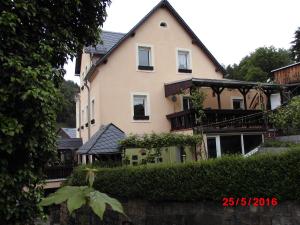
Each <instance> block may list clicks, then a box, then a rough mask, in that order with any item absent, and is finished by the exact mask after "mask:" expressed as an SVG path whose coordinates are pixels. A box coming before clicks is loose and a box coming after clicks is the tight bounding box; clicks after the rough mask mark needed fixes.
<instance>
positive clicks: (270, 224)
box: [61, 200, 300, 225]
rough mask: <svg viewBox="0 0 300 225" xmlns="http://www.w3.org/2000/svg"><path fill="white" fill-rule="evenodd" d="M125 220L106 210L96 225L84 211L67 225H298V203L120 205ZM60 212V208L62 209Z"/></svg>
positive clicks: (299, 205) (96, 219)
mask: <svg viewBox="0 0 300 225" xmlns="http://www.w3.org/2000/svg"><path fill="white" fill-rule="evenodd" d="M123 206H124V208H125V212H126V214H127V215H128V217H125V216H122V215H119V214H117V213H115V212H112V211H110V210H108V211H107V212H106V213H105V216H104V220H103V221H100V220H99V219H98V218H97V217H95V216H94V215H93V213H91V211H90V210H88V209H83V210H79V211H78V212H77V213H76V215H75V217H74V218H70V219H69V220H68V219H64V222H63V221H61V224H68V225H80V224H85V225H87V224H89V225H133V224H134V225H300V203H299V202H279V204H278V205H277V206H275V207H272V206H265V207H253V206H251V207H242V206H239V207H223V206H222V204H221V202H220V203H216V202H185V203H183V202H164V203H153V202H146V201H138V200H131V201H128V202H123ZM63 208H64V207H63Z"/></svg>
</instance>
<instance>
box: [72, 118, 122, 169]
mask: <svg viewBox="0 0 300 225" xmlns="http://www.w3.org/2000/svg"><path fill="white" fill-rule="evenodd" d="M124 137H125V133H124V132H123V131H122V130H120V129H119V128H118V127H117V126H115V125H114V124H112V123H110V124H108V125H103V126H101V127H100V129H99V130H98V131H97V132H96V133H95V134H94V135H93V136H92V137H91V139H90V140H89V141H87V142H85V144H84V145H82V146H81V147H80V148H79V149H78V151H77V155H78V156H79V157H80V156H81V155H88V156H89V162H93V161H94V160H95V159H97V160H98V161H101V162H107V163H109V162H110V161H114V162H118V161H119V162H121V159H122V156H121V152H120V149H119V147H118V142H119V141H120V140H122V139H123V138H124ZM83 160H86V158H85V157H83ZM78 161H80V158H79V159H78ZM82 163H83V164H85V163H86V161H83V162H82Z"/></svg>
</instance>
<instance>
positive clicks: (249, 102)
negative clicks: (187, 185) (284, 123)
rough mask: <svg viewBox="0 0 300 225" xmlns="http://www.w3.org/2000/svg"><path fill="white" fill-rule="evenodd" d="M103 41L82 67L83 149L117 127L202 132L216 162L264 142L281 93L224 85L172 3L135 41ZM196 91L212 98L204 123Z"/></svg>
mask: <svg viewBox="0 0 300 225" xmlns="http://www.w3.org/2000/svg"><path fill="white" fill-rule="evenodd" d="M101 38H102V40H103V43H102V44H99V45H97V46H95V47H93V46H89V47H86V48H85V49H84V50H83V52H82V53H81V54H80V55H79V57H78V58H77V63H76V74H79V75H80V81H81V83H80V87H81V89H80V93H79V95H78V98H77V104H76V115H77V128H78V133H77V135H78V137H81V138H82V139H83V143H87V142H89V141H91V140H92V139H91V137H92V136H93V135H94V134H96V133H97V132H98V131H99V129H100V130H101V127H102V126H103V125H107V124H110V123H113V124H114V125H115V126H116V127H118V128H119V129H120V130H122V131H124V133H125V134H126V135H127V134H130V133H133V134H143V133H152V132H155V133H160V132H182V133H187V134H193V133H194V132H201V133H203V136H204V140H205V144H204V147H205V149H206V151H207V153H208V156H209V157H219V156H221V155H223V154H227V153H241V154H246V153H247V152H249V151H251V150H252V149H253V148H255V147H257V146H258V145H259V144H260V143H261V142H262V141H263V133H264V132H265V131H266V130H267V123H266V122H267V121H266V119H265V117H264V113H263V111H262V109H271V95H272V94H274V93H278V92H279V90H280V88H281V86H280V85H274V84H262V83H259V84H258V83H255V82H245V81H237V80H230V79H225V78H224V75H225V74H226V71H225V69H224V68H223V67H222V66H221V64H220V63H219V62H218V61H217V59H216V58H215V57H214V56H213V55H212V53H211V52H210V51H209V50H208V49H207V48H206V47H205V45H204V44H203V43H202V42H201V41H200V39H199V38H198V37H197V36H196V34H195V33H194V32H193V31H192V30H191V28H190V27H189V26H188V25H187V24H186V23H185V21H184V20H183V19H182V18H181V16H180V15H179V14H178V13H177V12H176V11H175V9H174V8H173V7H172V6H171V5H170V3H169V2H168V1H165V0H163V1H161V2H159V3H158V4H157V5H156V6H155V7H154V8H153V9H152V10H151V11H150V12H149V13H148V14H147V15H146V16H145V17H144V18H142V20H141V21H140V22H138V23H137V24H136V25H135V26H134V27H133V28H132V29H131V30H130V31H129V32H128V33H126V34H122V33H115V32H107V31H103V32H102V33H101ZM193 88H196V89H199V90H201V91H202V92H203V93H205V96H206V97H205V101H204V112H205V117H204V120H203V121H202V122H201V123H199V122H198V121H196V120H195V112H194V111H193V108H192V107H191V101H190V97H189V96H190V91H191V90H192V89H193ZM175 151H177V153H176V154H177V156H179V157H175V158H177V159H178V160H179V159H180V158H184V157H181V156H184V155H185V153H184V151H183V150H182V148H181V147H180V146H178V148H177V149H175ZM139 152H142V151H139ZM87 155H88V153H87ZM87 155H86V154H82V157H81V161H84V162H85V161H86V156H87ZM129 156H130V159H129V160H130V161H134V160H136V158H137V157H139V155H138V156H137V155H129ZM90 158H91V159H92V158H93V157H90ZM194 158H195V157H194Z"/></svg>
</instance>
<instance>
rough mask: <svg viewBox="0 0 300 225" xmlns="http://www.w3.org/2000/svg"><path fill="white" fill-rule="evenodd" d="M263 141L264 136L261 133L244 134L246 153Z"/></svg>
mask: <svg viewBox="0 0 300 225" xmlns="http://www.w3.org/2000/svg"><path fill="white" fill-rule="evenodd" d="M261 143H262V136H261V134H256V135H245V134H244V150H245V154H247V153H248V152H250V151H251V150H253V149H255V148H256V147H258V146H259V145H261Z"/></svg>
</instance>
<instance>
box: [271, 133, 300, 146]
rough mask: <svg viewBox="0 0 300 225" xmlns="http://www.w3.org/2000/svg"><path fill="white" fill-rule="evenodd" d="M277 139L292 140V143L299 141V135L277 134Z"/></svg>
mask: <svg viewBox="0 0 300 225" xmlns="http://www.w3.org/2000/svg"><path fill="white" fill-rule="evenodd" d="M276 139H277V140H279V141H288V142H294V143H297V144H298V143H300V135H290V136H279V137H276Z"/></svg>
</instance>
